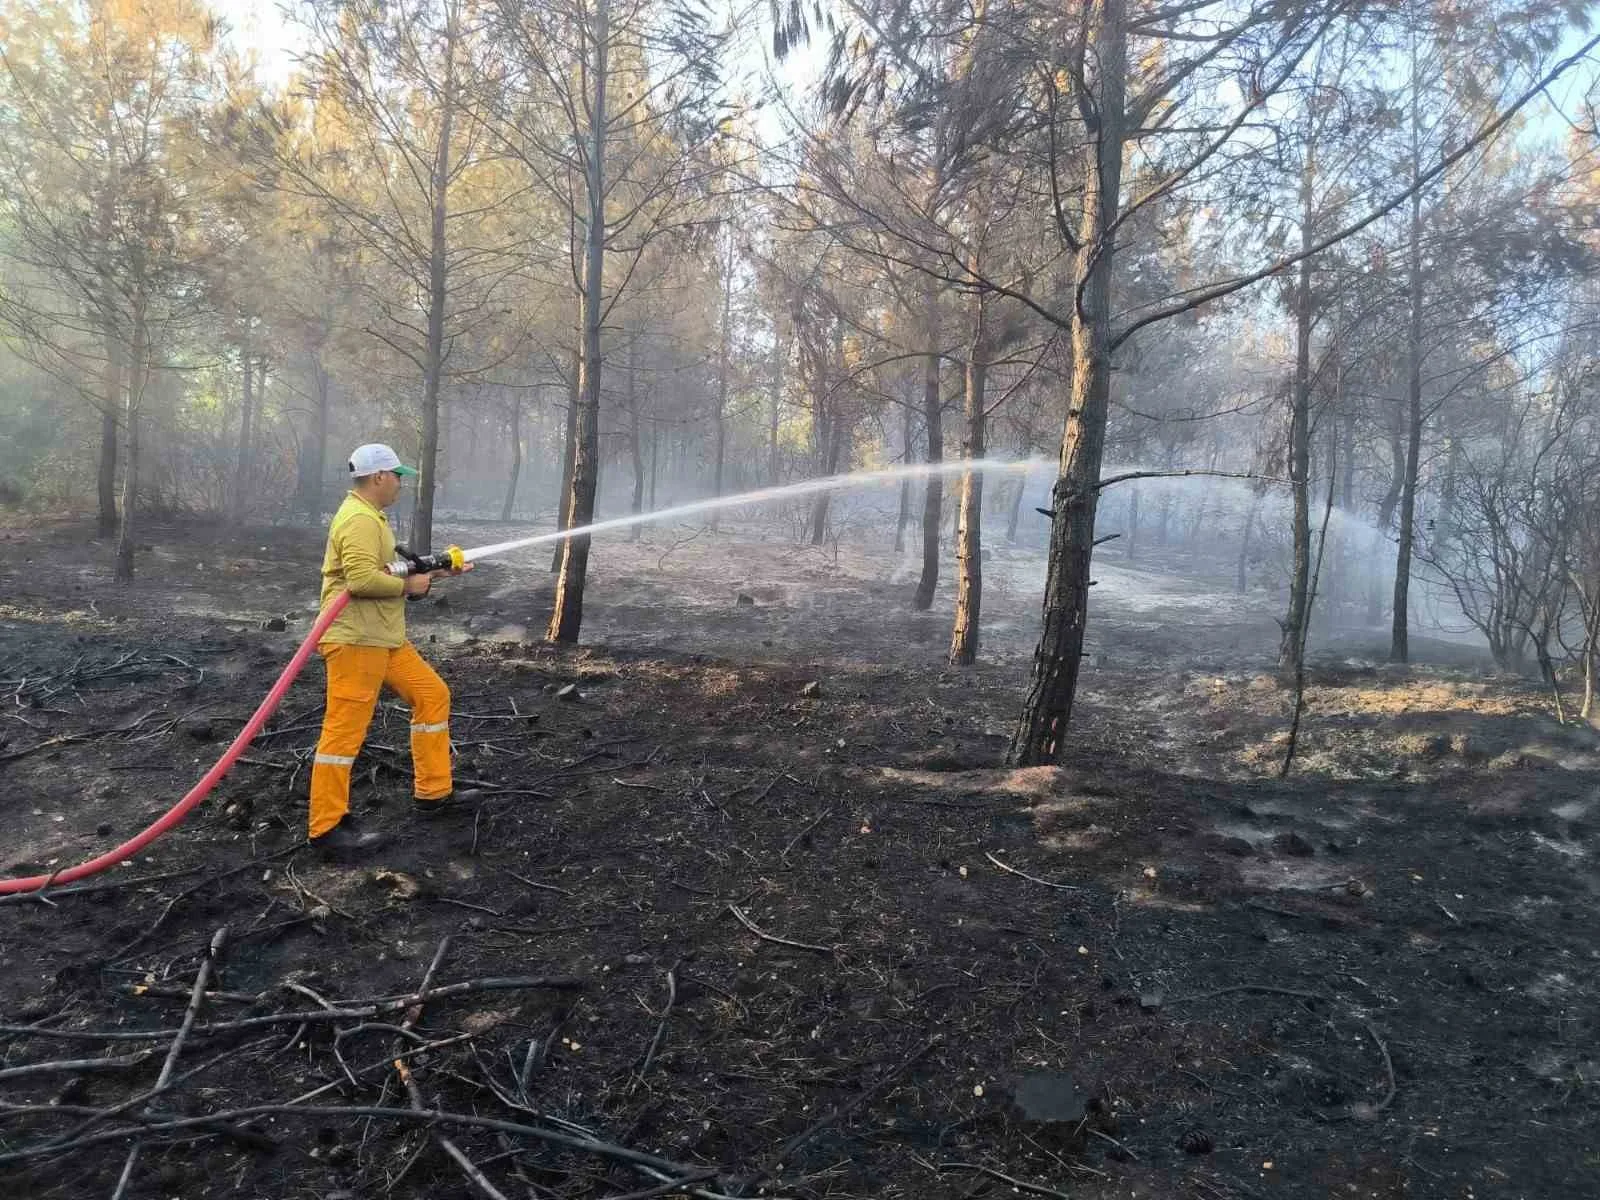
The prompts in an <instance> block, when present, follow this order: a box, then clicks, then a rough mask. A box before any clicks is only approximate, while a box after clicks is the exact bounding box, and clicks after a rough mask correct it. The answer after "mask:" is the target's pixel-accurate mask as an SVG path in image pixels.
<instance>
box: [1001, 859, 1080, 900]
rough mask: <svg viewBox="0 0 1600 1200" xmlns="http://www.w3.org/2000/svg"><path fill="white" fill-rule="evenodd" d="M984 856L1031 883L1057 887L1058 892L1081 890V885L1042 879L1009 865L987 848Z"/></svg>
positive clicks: (1007, 871)
mask: <svg viewBox="0 0 1600 1200" xmlns="http://www.w3.org/2000/svg"><path fill="white" fill-rule="evenodd" d="M983 856H984V857H985V858H987V859H988V860H989V861H990V862H992V863H993V864H994V865H995V866H997V867H999V868H1000V869H1001V870H1002V871H1005V872H1006V873H1007V874H1010V875H1015V876H1017V877H1018V878H1019V879H1026V880H1027V881H1028V882H1029V883H1037V884H1039V885H1041V886H1043V887H1047V888H1055V889H1056V890H1057V891H1058V892H1081V891H1083V889H1082V888H1081V887H1073V886H1072V885H1071V884H1070V883H1051V882H1050V881H1049V880H1048V879H1040V878H1039V877H1038V876H1037V875H1029V874H1028V873H1027V872H1026V871H1019V870H1017V869H1016V868H1015V867H1010V866H1007V865H1006V864H1005V863H1003V862H1001V861H1000V860H999V859H998V858H996V857H995V856H994V855H993V854H991V853H989V851H987V850H985V851H984V852H983Z"/></svg>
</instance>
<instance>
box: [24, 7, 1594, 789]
mask: <svg viewBox="0 0 1600 1200" xmlns="http://www.w3.org/2000/svg"><path fill="white" fill-rule="evenodd" d="M1591 17H1592V12H1591V10H1590V7H1589V6H1588V5H1585V4H1580V3H1565V4H1562V3H1549V2H1537V3H1536V2H1531V0H1490V2H1488V3H1478V4H1471V5H1466V4H1457V3H1447V2H1444V0H1393V2H1385V3H1359V2H1352V0H1325V2H1317V3H1286V2H1284V0H1251V2H1248V3H1239V4H1226V5H1225V4H1210V3H1205V2H1204V0H1201V2H1199V3H1180V4H1170V5H1169V4H1162V3H1156V2H1142V0H1092V2H1089V3H1081V4H1080V3H1068V4H1051V5H1038V4H1033V3H1031V2H1030V0H1003V2H993V0H968V2H964V3H941V2H925V0H911V2H910V3H895V4H885V3H878V2H877V0H866V2H865V3H862V4H849V5H842V6H838V7H821V8H813V7H810V6H805V5H801V4H790V3H786V2H785V0H772V2H771V3H769V4H763V5H755V6H751V7H738V8H719V7H717V6H713V5H706V4H702V3H698V2H696V0H391V2H388V3H381V4H380V3H376V2H375V0H306V2H301V3H296V4H293V5H290V6H287V8H286V10H285V14H284V16H283V17H282V18H281V21H282V24H281V26H280V25H279V24H277V23H276V22H277V19H276V18H274V17H272V16H271V15H270V14H265V13H263V14H259V15H258V18H257V20H258V22H259V24H261V25H268V24H270V25H272V28H273V30H274V37H273V38H272V39H271V40H272V41H273V42H275V43H277V44H281V45H286V46H293V47H295V48H296V54H295V57H294V58H293V60H292V61H289V60H287V59H284V58H282V56H267V57H266V58H265V59H263V58H262V57H259V56H257V55H254V54H252V53H251V52H250V48H249V47H248V46H247V45H245V44H243V42H242V40H241V39H240V38H239V37H237V36H234V35H232V34H230V32H229V30H228V28H227V26H226V22H225V14H221V13H218V12H214V11H212V10H209V9H208V8H206V6H205V5H204V4H203V3H201V2H200V0H114V2H113V0H86V2H76V3H66V4H57V3H45V2H42V0H10V3H8V4H6V5H5V6H4V7H3V8H0V196H3V202H0V500H3V501H4V502H5V503H6V504H8V505H11V506H15V507H17V508H21V509H24V510H26V511H30V512H35V513H39V514H60V513H78V514H83V515H85V516H87V517H90V518H92V519H93V520H94V521H95V522H96V523H97V528H98V532H99V535H100V537H101V538H103V539H104V562H105V570H106V571H107V572H108V573H111V572H114V573H115V574H116V575H117V576H118V577H119V578H122V579H128V580H131V579H136V578H137V577H138V575H139V573H140V571H141V569H142V564H141V552H140V549H139V547H140V529H141V527H142V523H143V522H145V521H148V520H153V519H167V518H171V517H174V516H186V517H204V518H207V519H213V520H216V521H221V522H228V523H231V524H233V525H234V526H236V527H239V528H241V529H243V528H245V527H248V526H250V525H255V524H262V523H304V524H305V525H307V526H308V527H310V526H312V525H314V524H315V523H316V522H317V521H318V519H319V518H322V517H324V516H325V515H326V513H327V512H328V511H329V510H330V508H331V506H332V505H334V504H335V503H336V502H337V498H338V496H339V494H340V492H341V489H342V486H343V477H344V463H343V455H344V454H345V452H346V451H347V450H348V449H349V447H351V446H353V445H355V444H357V443H359V442H363V441H369V440H383V441H388V442H390V443H391V444H393V445H394V446H395V447H396V448H397V449H398V450H399V451H400V453H401V454H402V456H404V457H405V458H406V459H407V461H414V462H416V463H417V464H418V465H419V466H420V468H421V471H422V476H421V479H420V480H419V486H418V487H417V489H416V491H415V497H416V502H415V505H414V508H413V509H411V510H410V511H407V512H405V513H403V514H402V515H401V518H402V519H401V520H400V521H399V522H398V524H399V525H400V526H401V527H403V528H405V529H406V531H407V532H408V534H409V537H410V539H411V544H412V546H413V548H414V549H418V550H421V549H426V548H428V547H429V546H430V545H431V544H432V543H433V542H435V541H436V540H438V539H437V538H436V536H435V528H436V525H437V524H438V522H439V521H440V520H441V519H443V518H445V517H446V516H448V517H451V518H455V519H462V518H471V519H495V520H501V521H518V522H522V523H532V524H545V525H548V526H549V527H551V528H555V527H557V526H558V525H559V526H561V527H566V526H569V525H571V526H576V525H583V524H586V523H588V522H589V521H590V520H591V519H597V518H602V517H611V516H617V515H621V514H624V513H628V512H639V511H648V510H651V509H654V508H658V507H661V506H663V505H665V504H667V503H669V502H674V501H681V500H687V499H693V498H699V497H705V496H715V495H727V494H734V493H738V492H741V491H745V490H749V489H752V488H756V487H764V486H769V485H772V484H776V483H785V482H791V481H795V480H800V479H804V478H810V477H816V476H823V475H831V474H838V473H844V472H848V471H851V470H855V469H859V468H870V467H881V466H885V465H892V464H896V463H919V462H925V461H938V460H940V459H943V458H978V457H1004V458H1010V459H1018V460H1021V459H1028V458H1033V457H1042V458H1044V459H1045V460H1047V461H1049V462H1050V463H1052V464H1055V463H1059V470H1058V471H1054V470H1052V471H1051V472H1048V474H1049V475H1050V476H1051V478H1049V479H1046V480H1044V482H1043V483H1042V484H1041V483H1040V482H1039V477H1038V476H1035V483H1034V486H1033V487H1032V488H1031V490H1030V489H1029V488H1027V487H1026V486H1025V484H1024V480H1023V477H1022V476H1021V475H1020V474H1009V475H1005V476H1001V477H996V476H995V475H993V474H991V475H990V476H989V477H988V478H982V477H980V476H978V475H975V474H973V473H971V472H967V473H963V474H958V475H955V476H952V477H951V478H950V479H949V480H948V481H947V482H941V481H940V480H939V479H938V478H937V477H930V478H929V479H928V480H927V481H926V482H921V481H919V482H915V483H912V482H909V481H908V482H907V483H905V484H904V485H903V486H901V487H900V488H899V489H898V492H897V493H890V494H888V497H887V501H886V502H885V504H884V505H882V506H881V507H883V508H884V509H885V511H883V512H882V513H881V514H880V515H879V516H878V517H877V518H875V519H874V520H872V521H852V520H849V519H848V518H849V517H850V514H852V513H855V512H856V511H857V510H858V509H859V507H860V506H859V504H858V503H857V502H856V501H853V500H851V499H850V497H849V496H848V495H844V496H840V497H835V498H832V499H829V498H828V497H821V498H819V499H817V500H816V501H815V502H807V504H806V505H805V506H804V510H803V512H800V513H799V514H798V515H797V516H796V517H795V519H794V520H792V521H791V522H790V524H789V525H788V526H787V527H786V532H787V535H788V536H792V537H794V538H795V539H796V540H798V541H803V542H810V543H815V544H819V545H820V544H824V543H825V542H826V541H827V540H828V539H829V538H830V537H844V538H849V539H853V540H867V541H873V542H874V544H876V545H879V546H881V549H882V551H883V552H884V553H885V554H888V553H891V552H893V553H897V554H900V555H904V556H906V557H907V559H908V561H909V562H910V563H911V564H912V567H911V570H910V575H911V576H912V577H913V578H914V582H909V583H908V585H907V587H906V588H905V595H904V596H903V599H902V600H901V601H900V602H903V603H904V604H906V605H912V606H915V607H917V608H923V609H926V608H929V607H930V606H932V605H935V604H936V603H945V604H948V603H950V602H951V601H952V600H953V601H954V614H953V620H952V629H951V636H950V641H949V646H948V658H949V660H950V661H951V662H953V663H956V664H966V663H970V662H972V661H974V660H975V659H978V658H981V656H982V654H983V643H982V628H983V620H982V588H983V573H982V564H983V561H984V553H985V552H984V547H985V546H986V545H991V546H992V545H996V544H1002V543H1004V544H1013V545H1015V544H1020V545H1023V546H1031V547H1033V548H1034V549H1035V550H1036V551H1037V557H1038V561H1039V563H1040V566H1041V570H1040V575H1041V579H1042V592H1043V594H1042V596H1041V600H1042V614H1043V618H1042V623H1041V627H1040V642H1039V650H1038V654H1037V656H1036V659H1035V662H1034V666H1033V671H1032V675H1031V679H1030V681H1029V682H1028V685H1027V687H1026V691H1025V693H1024V694H1021V695H1019V697H1018V700H1019V716H1018V721H1017V726H1016V731H1015V735H1014V738H1013V741H1012V745H1011V752H1010V753H1011V757H1012V760H1013V761H1014V762H1016V763H1018V764H1028V763H1036V762H1047V761H1052V760H1053V759H1054V758H1055V756H1056V755H1057V754H1058V752H1059V750H1060V748H1061V746H1062V744H1063V737H1064V736H1065V731H1066V729H1067V727H1068V722H1069V720H1070V716H1071V711H1072V699H1073V695H1074V692H1075V689H1076V687H1077V676H1078V666H1079V663H1080V661H1081V656H1082V652H1083V647H1084V640H1083V639H1084V633H1085V629H1086V628H1087V626H1088V622H1089V620H1090V619H1091V618H1090V617H1089V615H1088V614H1089V602H1088V598H1089V596H1090V585H1091V583H1092V582H1093V580H1092V575H1093V572H1092V569H1091V562H1092V555H1093V553H1094V552H1095V551H1094V547H1095V545H1096V544H1097V542H1100V541H1102V540H1103V539H1105V538H1108V537H1111V536H1112V535H1115V536H1116V540H1115V541H1113V542H1109V543H1105V544H1104V548H1103V549H1102V550H1100V551H1098V553H1101V554H1107V555H1110V554H1115V555H1117V556H1119V557H1120V558H1121V559H1123V560H1126V561H1129V562H1138V561H1140V560H1141V557H1142V556H1148V555H1153V554H1154V555H1161V556H1164V559H1165V560H1166V561H1171V562H1178V561H1181V560H1183V559H1184V556H1188V557H1189V558H1190V559H1191V560H1193V561H1195V562H1202V561H1203V562H1206V563H1212V564H1214V563H1218V562H1220V563H1223V564H1225V567H1224V569H1225V570H1226V572H1227V573H1228V574H1229V575H1236V577H1237V586H1238V588H1239V589H1240V590H1241V591H1243V590H1254V589H1270V590H1271V591H1272V592H1273V594H1274V596H1275V597H1276V598H1277V600H1278V602H1279V603H1280V604H1281V609H1282V613H1283V616H1282V620H1281V626H1282V631H1283V635H1282V641H1281V644H1280V645H1279V646H1278V647H1277V648H1276V649H1277V651H1278V660H1279V663H1280V665H1281V666H1282V668H1283V670H1284V671H1285V672H1286V673H1287V674H1288V675H1291V676H1292V675H1293V674H1294V673H1295V671H1296V670H1297V669H1299V668H1300V667H1301V666H1302V665H1303V661H1302V660H1303V657H1304V654H1305V647H1306V645H1307V633H1308V630H1309V629H1310V627H1311V626H1312V624H1313V622H1317V621H1323V622H1329V623H1334V624H1341V623H1342V624H1345V625H1349V626H1358V625H1359V626H1366V627H1381V628H1383V629H1384V630H1385V631H1386V632H1385V640H1386V641H1387V643H1388V645H1389V650H1390V654H1391V656H1392V657H1393V658H1395V659H1397V660H1399V661H1404V660H1405V659H1406V658H1407V656H1408V655H1409V653H1410V652H1411V641H1412V635H1413V634H1414V633H1415V632H1416V625H1417V622H1418V621H1419V620H1422V621H1426V622H1430V623H1431V622H1433V621H1434V620H1435V618H1436V616H1437V615H1438V614H1439V613H1445V614H1446V617H1445V619H1446V621H1447V623H1449V622H1453V623H1454V624H1455V625H1456V626H1458V627H1459V628H1458V630H1457V632H1462V631H1465V630H1467V629H1471V630H1473V631H1475V635H1476V636H1481V638H1482V639H1483V644H1485V645H1486V646H1487V647H1488V648H1489V651H1490V652H1491V653H1492V655H1493V658H1494V661H1495V662H1496V663H1497V664H1498V665H1499V666H1501V667H1502V668H1505V669H1507V670H1518V671H1520V670H1526V671H1537V672H1539V673H1540V674H1541V676H1542V677H1543V678H1544V680H1545V681H1546V682H1547V683H1548V684H1550V685H1552V686H1556V685H1558V683H1559V681H1560V679H1561V678H1563V677H1564V676H1565V675H1568V674H1573V673H1575V675H1576V677H1577V678H1579V679H1581V680H1582V695H1581V697H1577V698H1575V703H1576V705H1577V707H1579V708H1580V709H1581V710H1582V712H1583V713H1584V715H1586V716H1587V715H1589V713H1590V711H1591V709H1592V706H1593V703H1594V690H1595V674H1596V661H1597V655H1600V646H1597V644H1596V643H1597V639H1600V483H1597V482H1596V481H1597V480H1600V437H1597V434H1600V428H1597V424H1596V422H1597V418H1600V386H1597V383H1600V381H1597V378H1596V366H1595V364H1596V348H1597V345H1600V288H1597V284H1596V271H1595V263H1596V260H1595V255H1596V253H1597V252H1600V243H1597V241H1596V220H1595V213H1596V211H1597V210H1600V206H1597V201H1600V157H1597V154H1600V132H1597V129H1596V111H1597V110H1596V106H1597V104H1600V92H1597V90H1596V87H1597V84H1596V80H1597V78H1600V76H1597V72H1596V64H1595V59H1594V57H1593V52H1594V46H1595V42H1594V41H1593V40H1591V35H1590V34H1589V32H1588V29H1589V22H1590V19H1591ZM1181 472H1199V473H1202V474H1199V475H1196V476H1192V477H1188V478H1162V476H1163V475H1176V474H1177V473H1181ZM1123 474H1131V475H1138V476H1141V477H1140V478H1133V479H1127V480H1124V481H1121V482H1108V480H1111V479H1112V478H1113V477H1115V476H1118V475H1123ZM1036 507H1038V508H1043V509H1045V510H1047V511H1048V512H1049V513H1051V514H1053V515H1052V516H1048V517H1046V516H1040V515H1039V514H1038V513H1036V512H1035V511H1034V509H1035V508H1036ZM872 511H873V513H877V512H878V509H876V508H874V509H873V510H872ZM1329 512H1331V513H1332V514H1333V515H1332V518H1331V520H1324V514H1325V513H1329ZM767 519H773V518H772V517H771V516H770V515H769V517H768V518H767ZM708 523H712V524H713V525H715V523H716V519H715V518H708ZM307 536H308V537H314V536H315V535H314V534H312V533H309V532H308V534H307ZM624 536H626V535H624ZM603 553H604V546H603V544H602V545H598V546H595V547H591V546H590V545H589V544H588V540H587V539H584V538H576V539H572V540H571V541H569V542H568V543H566V544H565V546H564V548H563V549H562V550H561V551H560V552H559V553H558V554H557V557H556V561H555V563H554V564H553V565H554V568H555V570H556V571H557V572H558V580H559V581H558V584H557V590H556V597H555V602H554V608H553V611H552V613H551V615H550V623H549V627H548V636H549V637H550V638H552V639H554V640H559V641H574V640H576V639H577V638H578V637H579V635H580V630H581V625H582V613H583V595H584V588H585V583H586V577H587V569H588V562H589V558H590V556H591V554H603ZM952 564H954V577H953V580H952V578H951V577H950V570H951V565H952ZM930 653H932V652H930Z"/></svg>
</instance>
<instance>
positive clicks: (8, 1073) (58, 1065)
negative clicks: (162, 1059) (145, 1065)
mask: <svg viewBox="0 0 1600 1200" xmlns="http://www.w3.org/2000/svg"><path fill="white" fill-rule="evenodd" d="M155 1054H156V1050H155V1048H154V1047H152V1048H151V1049H149V1050H135V1051H133V1052H132V1053H131V1054H118V1055H116V1056H114V1057H112V1058H62V1059H56V1060H55V1061H53V1062H38V1063H24V1064H23V1065H22V1066H20V1067H6V1068H4V1069H0V1082H4V1081H5V1080H8V1079H27V1078H28V1077H29V1076H31V1075H80V1074H86V1073H88V1072H91V1071H125V1070H127V1069H128V1068H129V1067H136V1066H138V1065H139V1064H140V1063H142V1062H147V1061H148V1060H150V1059H151V1058H154V1057H155Z"/></svg>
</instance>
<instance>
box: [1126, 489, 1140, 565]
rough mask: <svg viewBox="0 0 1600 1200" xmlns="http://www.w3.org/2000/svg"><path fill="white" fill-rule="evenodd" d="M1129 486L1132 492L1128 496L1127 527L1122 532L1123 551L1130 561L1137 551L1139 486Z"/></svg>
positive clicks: (1136, 554)
mask: <svg viewBox="0 0 1600 1200" xmlns="http://www.w3.org/2000/svg"><path fill="white" fill-rule="evenodd" d="M1130 486H1131V487H1132V492H1131V494H1130V495H1129V496H1128V529H1127V532H1126V533H1125V534H1124V537H1125V538H1126V546H1125V548H1124V550H1123V553H1124V554H1126V555H1127V556H1128V561H1129V562H1132V561H1133V560H1134V559H1135V558H1136V557H1137V556H1138V553H1139V488H1138V486H1137V485H1130Z"/></svg>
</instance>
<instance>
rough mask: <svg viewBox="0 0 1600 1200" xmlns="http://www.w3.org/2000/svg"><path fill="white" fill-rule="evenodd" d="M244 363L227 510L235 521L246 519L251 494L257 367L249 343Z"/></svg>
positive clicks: (243, 359)
mask: <svg viewBox="0 0 1600 1200" xmlns="http://www.w3.org/2000/svg"><path fill="white" fill-rule="evenodd" d="M239 357H240V359H241V361H242V362H243V364H244V393H243V396H242V397H241V399H240V401H239V450H238V454H237V456H236V458H235V461H234V468H233V494H232V495H231V496H230V497H229V498H228V500H229V503H228V507H227V512H228V516H229V518H230V519H231V520H232V521H233V522H234V523H235V524H237V523H239V522H240V521H243V520H244V515H245V510H246V509H247V508H248V507H249V495H250V442H251V437H252V429H251V421H252V420H253V419H254V416H255V367H254V366H253V365H252V363H251V361H250V348H249V345H248V343H247V344H246V346H245V348H244V349H243V350H242V351H241V352H240V355H239Z"/></svg>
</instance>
